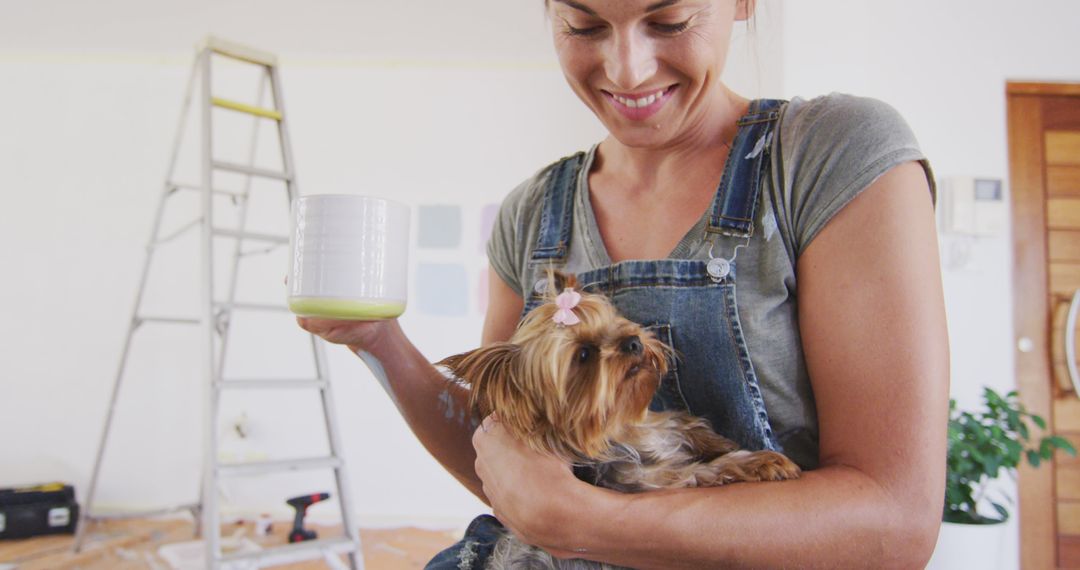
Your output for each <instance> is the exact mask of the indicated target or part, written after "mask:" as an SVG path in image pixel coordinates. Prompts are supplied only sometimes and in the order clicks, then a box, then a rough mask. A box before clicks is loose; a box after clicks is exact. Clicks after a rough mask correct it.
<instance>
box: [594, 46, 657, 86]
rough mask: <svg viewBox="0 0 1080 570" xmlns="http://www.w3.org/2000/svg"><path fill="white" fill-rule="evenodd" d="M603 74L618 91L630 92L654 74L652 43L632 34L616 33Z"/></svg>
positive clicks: (654, 63) (654, 64) (654, 60)
mask: <svg viewBox="0 0 1080 570" xmlns="http://www.w3.org/2000/svg"><path fill="white" fill-rule="evenodd" d="M604 72H605V73H606V74H607V77H608V80H610V81H611V82H612V83H613V84H614V85H615V86H616V87H618V88H619V89H625V90H627V91H630V90H632V89H634V88H635V87H639V86H641V85H642V84H643V83H645V81H646V80H648V79H649V78H650V77H652V76H653V75H654V74H656V53H655V52H654V50H653V45H652V42H651V41H649V39H648V38H643V37H641V36H639V35H638V34H635V33H633V32H628V33H616V34H614V37H613V38H612V40H611V49H609V50H608V53H607V54H606V57H605V61H604Z"/></svg>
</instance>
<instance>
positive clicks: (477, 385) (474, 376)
mask: <svg viewBox="0 0 1080 570" xmlns="http://www.w3.org/2000/svg"><path fill="white" fill-rule="evenodd" d="M520 352H521V349H520V348H519V347H518V346H517V345H516V344H512V343H509V342H497V343H494V344H491V345H489V346H485V347H482V348H478V349H476V350H471V351H469V352H464V353H462V354H457V355H454V356H448V357H446V358H444V359H442V360H441V361H439V362H437V363H436V365H437V366H445V367H446V368H448V369H449V370H450V372H452V373H453V374H454V376H456V377H457V378H458V379H459V380H460V381H461V382H462V383H463V384H465V385H467V386H469V388H470V392H471V393H470V395H469V403H470V406H471V407H472V409H473V412H474V413H476V414H478V415H479V417H480V419H483V418H484V417H485V416H487V415H488V414H491V413H492V412H496V411H503V409H504V408H505V407H506V403H507V402H508V401H510V400H511V399H513V398H512V396H513V394H512V393H511V390H512V388H511V384H512V376H513V373H514V367H515V363H516V361H517V358H518V355H519V354H520Z"/></svg>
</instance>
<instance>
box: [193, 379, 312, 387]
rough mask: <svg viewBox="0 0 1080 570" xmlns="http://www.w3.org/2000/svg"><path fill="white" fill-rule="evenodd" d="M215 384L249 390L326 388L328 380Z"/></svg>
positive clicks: (226, 381) (221, 382) (245, 381)
mask: <svg viewBox="0 0 1080 570" xmlns="http://www.w3.org/2000/svg"><path fill="white" fill-rule="evenodd" d="M214 385H215V386H217V387H218V389H229V388H236V389H248V390H263V389H277V388H281V389H289V388H319V389H322V388H325V387H326V380H292V379H283V380H222V381H220V382H215V383H214Z"/></svg>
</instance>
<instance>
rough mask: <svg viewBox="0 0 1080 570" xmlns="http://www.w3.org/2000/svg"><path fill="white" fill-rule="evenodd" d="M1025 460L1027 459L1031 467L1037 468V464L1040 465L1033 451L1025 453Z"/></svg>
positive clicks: (1037, 456)
mask: <svg viewBox="0 0 1080 570" xmlns="http://www.w3.org/2000/svg"><path fill="white" fill-rule="evenodd" d="M1027 458H1028V463H1030V464H1031V466H1032V467H1038V466H1039V463H1041V459H1040V458H1039V454H1038V453H1037V452H1036V451H1035V450H1034V449H1029V450H1028V451H1027Z"/></svg>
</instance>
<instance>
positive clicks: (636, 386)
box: [438, 275, 800, 570]
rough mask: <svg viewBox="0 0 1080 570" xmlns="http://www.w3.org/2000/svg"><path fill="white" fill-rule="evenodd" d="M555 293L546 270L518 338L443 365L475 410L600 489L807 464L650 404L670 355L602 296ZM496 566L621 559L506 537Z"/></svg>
mask: <svg viewBox="0 0 1080 570" xmlns="http://www.w3.org/2000/svg"><path fill="white" fill-rule="evenodd" d="M558 280H560V281H562V284H563V285H564V286H565V287H566V288H565V289H563V290H562V292H561V293H559V294H558V296H554V298H552V297H553V293H551V292H553V291H555V290H556V288H557V287H556V286H555V284H556V277H555V276H554V275H553V276H550V277H549V280H548V281H549V286H548V288H547V290H548V291H549V294H548V299H547V302H545V303H544V304H542V305H540V306H538V307H537V308H536V309H534V310H532V311H531V312H530V313H529V314H528V315H526V316H525V318H524V319H523V320H522V322H521V323H520V324H519V325H518V328H517V331H516V332H515V333H514V335H513V337H512V338H511V339H510V341H509V342H501V343H495V344H493V345H490V346H487V347H483V348H479V349H477V350H473V351H471V352H467V353H464V354H459V355H456V356H451V357H449V358H446V359H444V360H443V361H441V362H439V363H438V364H439V365H443V366H446V367H447V368H449V370H450V371H451V372H452V373H453V374H454V376H456V377H457V378H458V379H459V380H460V381H461V382H462V383H463V384H465V385H467V386H469V387H470V392H471V394H470V403H471V406H472V409H473V413H474V414H476V416H477V417H478V418H484V417H486V416H488V415H489V414H492V413H496V412H497V413H498V418H499V422H500V423H501V424H502V425H503V426H504V427H505V428H506V429H507V430H509V431H510V432H511V433H512V434H513V435H514V436H515V437H517V438H518V439H520V440H521V441H523V442H525V443H526V444H527V445H528V446H529V447H531V448H532V449H534V450H536V451H539V452H542V453H548V454H552V455H555V456H556V457H559V458H560V459H562V460H564V461H567V462H569V463H571V464H572V465H574V466H575V474H577V475H578V477H580V478H582V479H585V480H587V481H588V482H590V483H593V484H595V485H598V486H601V487H606V488H609V489H614V490H617V491H621V492H627V493H637V492H642V491H649V490H653V489H666V488H678V487H714V486H719V485H724V484H727V483H735V482H739V481H779V480H784V479H794V478H797V477H798V476H799V473H800V471H799V467H798V466H797V465H796V464H795V463H793V462H792V461H791V460H790V459H788V458H787V457H785V456H783V455H781V454H780V453H777V452H774V451H746V450H740V449H739V448H738V446H737V445H736V444H735V443H734V442H732V441H731V440H728V439H726V438H724V437H722V436H720V435H718V434H716V433H715V432H713V430H712V428H711V427H710V425H709V423H708V421H707V420H705V419H703V418H698V417H695V416H692V415H690V414H689V413H687V412H684V411H664V412H653V411H650V410H649V402H650V401H651V400H652V397H653V393H654V392H655V391H656V389H657V388H658V387H659V385H660V380H661V378H662V377H663V376H664V374H665V373H666V372H667V368H668V357H670V356H672V350H671V349H670V348H669V347H667V346H665V345H664V344H663V343H661V342H660V341H658V340H657V339H656V338H655V337H654V336H653V335H652V334H651V333H649V332H647V331H646V330H644V329H643V328H642V327H641V326H639V325H637V324H636V323H633V322H631V321H630V320H628V319H625V318H623V317H622V316H620V315H619V314H618V313H617V312H616V310H615V308H614V307H613V306H612V305H611V303H610V302H609V301H608V299H607V298H606V297H604V296H603V295H595V294H588V293H580V292H578V291H575V290H574V286H575V284H576V283H575V280H574V278H573V277H572V276H563V275H559V276H558ZM487 568H488V569H491V570H501V569H504V568H505V569H514V570H520V569H523V568H528V569H533V568H536V569H553V570H571V569H597V568H604V569H610V568H615V567H613V566H610V565H607V564H601V563H595V562H589V561H585V560H560V559H556V558H553V557H552V556H551V555H549V554H547V553H546V552H544V551H543V550H541V549H539V548H536V547H532V546H529V545H526V544H523V543H521V542H520V541H518V540H517V539H515V538H514V536H513V535H511V534H510V533H509V532H508V533H506V535H505V536H503V537H502V538H501V539H500V540H499V541H498V543H497V544H496V547H495V551H494V554H493V555H492V557H491V559H490V560H489V562H488V565H487Z"/></svg>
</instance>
